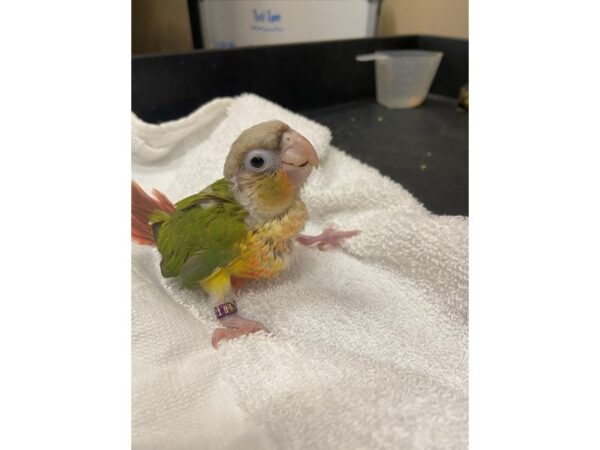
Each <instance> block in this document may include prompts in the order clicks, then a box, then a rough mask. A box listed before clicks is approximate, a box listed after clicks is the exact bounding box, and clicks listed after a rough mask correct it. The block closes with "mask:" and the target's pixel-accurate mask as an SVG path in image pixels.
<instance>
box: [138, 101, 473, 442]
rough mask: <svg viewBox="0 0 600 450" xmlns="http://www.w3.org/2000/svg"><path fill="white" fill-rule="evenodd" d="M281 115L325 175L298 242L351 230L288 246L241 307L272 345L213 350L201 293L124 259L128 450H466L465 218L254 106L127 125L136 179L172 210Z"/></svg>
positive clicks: (316, 183) (300, 124)
mask: <svg viewBox="0 0 600 450" xmlns="http://www.w3.org/2000/svg"><path fill="white" fill-rule="evenodd" d="M271 119H279V120H282V121H284V122H286V123H288V124H289V125H290V126H291V127H292V128H294V129H296V130H298V131H299V132H300V133H302V134H303V135H304V136H306V137H307V138H308V139H309V140H310V141H311V142H312V143H313V145H314V146H315V148H316V150H317V153H318V154H319V157H320V159H321V166H320V167H319V169H318V170H316V171H314V172H313V174H312V175H311V176H310V177H309V180H308V183H307V184H306V187H305V189H304V191H303V194H302V197H303V199H304V201H305V203H306V205H307V208H308V211H309V215H310V218H309V222H308V223H307V227H306V229H305V232H306V233H309V234H312V233H319V232H320V231H322V229H323V228H325V227H327V226H333V227H335V228H338V229H360V230H362V233H361V234H360V235H358V236H356V237H353V238H351V239H349V240H348V241H346V242H345V243H344V244H343V246H342V248H338V249H330V250H327V251H323V252H322V251H319V250H317V249H316V248H306V247H302V246H296V248H295V249H294V252H293V253H292V257H291V259H290V266H289V269H287V270H286V271H284V272H283V273H282V274H281V275H280V276H279V277H278V278H276V279H273V280H259V281H253V282H250V283H248V285H247V286H245V287H244V288H243V290H242V293H241V295H240V299H239V301H238V306H239V308H240V312H241V313H242V314H243V315H244V316H245V317H248V318H251V319H254V320H259V321H261V322H263V323H264V324H265V325H266V326H267V328H269V329H270V330H271V332H272V335H267V334H265V333H256V334H252V335H249V336H245V337H242V338H240V339H237V340H234V341H227V342H225V341H224V342H222V343H221V346H220V348H219V350H218V351H217V350H214V349H213V348H212V347H211V345H210V338H211V335H212V332H213V330H214V328H215V327H216V325H217V323H216V320H215V319H214V316H213V312H212V309H211V305H210V304H209V302H207V301H206V297H205V296H204V294H203V293H202V292H200V291H197V292H194V291H188V290H184V289H183V288H182V287H181V286H180V285H179V283H178V282H177V281H176V280H165V279H164V278H162V276H161V274H160V270H159V260H160V258H159V255H158V253H157V251H156V250H155V249H154V248H153V247H148V246H139V245H135V244H134V245H133V249H132V272H133V273H132V291H133V292H132V307H133V311H132V317H133V324H132V333H133V335H132V353H133V355H132V358H133V380H132V383H133V385H132V392H133V394H132V396H133V398H132V402H133V405H132V406H133V411H132V438H133V446H134V448H136V449H145V448H157V449H165V448H168V449H180V448H182V449H183V448H190V449H221V448H223V449H241V448H243V449H253V448H256V449H283V448H285V449H307V448H311V449H321V448H322V449H341V448H343V449H357V448H364V449H367V448H368V449H376V448H394V449H464V448H467V432H468V407H467V406H468V389H467V386H468V364H467V363H468V356H467V336H468V278H467V275H468V246H467V244H468V222H467V219H466V218H464V217H449V216H436V215H433V214H431V213H430V212H428V211H427V210H426V209H425V208H424V207H423V206H422V205H421V204H420V203H419V202H418V201H417V200H416V199H415V198H414V197H413V196H412V195H411V194H410V193H408V192H407V191H406V190H405V189H404V188H402V186H400V185H399V184H398V183H396V182H394V181H392V180H391V179H389V178H387V177H384V176H382V175H381V174H380V173H379V172H377V170H375V169H373V168H371V167H369V166H367V165H365V164H363V163H361V162H360V161H357V160H356V159H354V158H352V157H350V156H349V155H347V154H346V153H344V152H342V151H340V150H338V149H336V148H334V147H332V146H331V144H330V140H331V133H330V132H329V130H328V129H327V128H325V127H323V126H321V125H319V124H317V123H315V122H313V121H311V120H308V119H306V118H304V117H302V116H300V115H297V114H294V113H292V112H290V111H288V110H286V109H284V108H281V107H280V106H277V105H275V104H273V103H271V102H268V101H266V100H264V99H262V98H260V97H257V96H255V95H242V96H240V97H236V98H225V99H217V100H214V101H212V102H210V103H208V104H206V105H204V106H203V107H201V108H199V109H198V110H197V111H196V112H194V113H192V114H191V115H190V116H188V117H185V118H182V119H180V120H177V121H174V122H169V123H165V124H161V125H151V124H146V123H144V122H142V121H140V120H139V119H138V118H137V117H135V116H134V117H133V124H132V130H133V178H134V179H136V180H137V181H138V182H139V183H140V184H141V185H142V186H143V187H144V188H146V189H150V188H153V187H155V188H158V189H160V190H162V191H163V192H164V193H165V194H166V195H167V196H169V198H171V199H172V200H174V201H175V200H179V199H180V198H182V197H183V196H185V195H189V194H192V193H195V192H197V191H199V190H200V189H202V188H204V187H205V186H206V185H208V184H209V183H211V182H212V181H214V180H216V179H218V178H220V177H221V176H222V168H223V163H224V160H225V156H226V155H227V152H228V150H229V146H230V145H231V143H232V142H233V140H234V139H235V138H236V137H237V136H238V135H239V133H240V132H241V131H242V130H244V129H245V128H248V127H249V126H251V125H253V124H255V123H258V122H262V121H265V120H271Z"/></svg>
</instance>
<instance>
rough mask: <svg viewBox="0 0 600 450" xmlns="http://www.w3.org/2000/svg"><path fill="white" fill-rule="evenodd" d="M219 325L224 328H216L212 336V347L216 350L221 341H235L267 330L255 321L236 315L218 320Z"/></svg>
mask: <svg viewBox="0 0 600 450" xmlns="http://www.w3.org/2000/svg"><path fill="white" fill-rule="evenodd" d="M219 322H220V324H221V325H223V326H225V327H226V328H217V329H216V330H215V331H214V333H213V335H212V340H211V343H212V346H213V347H214V348H215V349H216V348H218V347H219V342H221V341H222V340H228V339H235V338H238V337H240V336H245V335H247V334H251V333H256V332H257V331H266V332H269V330H267V328H266V327H265V326H264V325H263V324H262V323H260V322H257V321H256V320H249V319H245V318H243V317H241V316H238V315H237V314H231V315H229V316H225V317H223V318H222V319H219Z"/></svg>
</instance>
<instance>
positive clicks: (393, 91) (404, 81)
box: [356, 50, 444, 109]
mask: <svg viewBox="0 0 600 450" xmlns="http://www.w3.org/2000/svg"><path fill="white" fill-rule="evenodd" d="M443 55H444V54H443V53H442V52H434V51H427V50H389V51H388V50H385V51H377V52H375V53H371V54H368V55H358V56H357V57H356V60H357V61H375V78H376V82H377V83H376V91H377V102H378V103H380V104H382V105H383V106H386V107H388V108H393V109H396V108H415V107H417V106H419V105H420V104H421V103H423V101H424V100H425V97H427V94H428V93H429V88H430V87H431V83H432V82H433V79H434V78H435V74H436V73H437V70H438V67H439V65H440V61H441V60H442V56H443Z"/></svg>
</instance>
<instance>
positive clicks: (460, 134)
mask: <svg viewBox="0 0 600 450" xmlns="http://www.w3.org/2000/svg"><path fill="white" fill-rule="evenodd" d="M302 114H304V115H306V116H307V117H310V118H312V119H314V120H316V121H318V122H320V123H322V124H324V125H326V126H328V127H329V128H330V129H331V131H332V133H333V141H332V142H333V145H335V146H336V147H338V148H340V149H342V150H344V151H346V152H347V153H349V154H351V155H352V156H354V157H356V158H358V159H360V160H361V161H364V162H365V163H367V164H369V165H371V166H373V167H376V168H377V169H379V171H380V172H381V173H383V174H384V175H387V176H389V177H390V178H392V179H394V180H396V181H398V182H399V183H401V184H402V185H403V186H404V187H405V188H406V189H408V190H409V191H410V192H411V193H412V194H413V195H414V196H415V197H417V198H418V199H419V200H420V201H421V202H422V203H423V204H424V205H425V206H426V207H427V208H428V209H429V210H430V211H432V212H434V213H436V214H448V215H468V213H469V205H468V189H469V186H468V182H469V180H468V132H469V115H468V112H466V111H464V110H462V109H460V108H458V107H457V106H456V100H455V99H451V98H447V97H441V96H436V95H430V96H429V97H428V98H427V100H426V101H425V103H424V104H423V105H421V106H420V107H418V108H416V109H408V110H402V109H387V108H385V107H384V106H381V105H379V104H377V103H376V102H375V101H374V100H373V101H360V102H353V103H346V104H341V105H336V106H332V107H327V108H321V109H313V110H308V111H302ZM381 200H382V199H376V201H381Z"/></svg>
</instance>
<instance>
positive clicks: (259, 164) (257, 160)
mask: <svg viewBox="0 0 600 450" xmlns="http://www.w3.org/2000/svg"><path fill="white" fill-rule="evenodd" d="M250 164H251V165H252V167H255V168H257V169H260V168H261V167H262V166H263V165H264V164H265V160H264V159H263V158H261V157H260V156H255V157H254V158H252V159H251V160H250Z"/></svg>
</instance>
